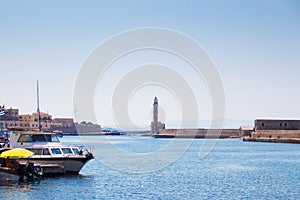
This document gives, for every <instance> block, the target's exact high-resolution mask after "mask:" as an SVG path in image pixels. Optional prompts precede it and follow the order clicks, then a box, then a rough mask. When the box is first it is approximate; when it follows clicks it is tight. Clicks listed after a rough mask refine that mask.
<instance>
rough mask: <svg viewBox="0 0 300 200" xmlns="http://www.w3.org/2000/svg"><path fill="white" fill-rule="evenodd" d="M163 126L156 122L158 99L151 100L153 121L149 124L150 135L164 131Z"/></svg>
mask: <svg viewBox="0 0 300 200" xmlns="http://www.w3.org/2000/svg"><path fill="white" fill-rule="evenodd" d="M164 128H165V124H163V123H161V122H159V121H158V99H157V97H155V98H154V100H153V121H152V122H151V134H152V135H153V134H159V130H160V129H164Z"/></svg>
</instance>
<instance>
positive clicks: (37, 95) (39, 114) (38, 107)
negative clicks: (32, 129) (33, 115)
mask: <svg viewBox="0 0 300 200" xmlns="http://www.w3.org/2000/svg"><path fill="white" fill-rule="evenodd" d="M36 97H37V110H36V112H37V115H38V127H39V131H41V113H40V95H39V80H37V81H36Z"/></svg>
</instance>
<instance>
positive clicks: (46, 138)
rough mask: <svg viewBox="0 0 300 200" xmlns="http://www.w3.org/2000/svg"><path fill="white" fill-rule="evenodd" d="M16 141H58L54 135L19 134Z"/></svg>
mask: <svg viewBox="0 0 300 200" xmlns="http://www.w3.org/2000/svg"><path fill="white" fill-rule="evenodd" d="M18 142H59V140H58V138H57V136H56V135H46V134H32V135H31V134H21V135H20V137H19V139H18Z"/></svg>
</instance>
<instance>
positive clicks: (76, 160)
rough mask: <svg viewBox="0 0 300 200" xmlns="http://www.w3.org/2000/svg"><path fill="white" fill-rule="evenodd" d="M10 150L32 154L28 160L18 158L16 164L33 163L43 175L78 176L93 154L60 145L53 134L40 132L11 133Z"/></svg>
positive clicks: (81, 149)
mask: <svg viewBox="0 0 300 200" xmlns="http://www.w3.org/2000/svg"><path fill="white" fill-rule="evenodd" d="M9 145H10V148H24V149H27V150H29V151H32V152H34V155H32V156H29V157H28V158H19V159H18V163H20V164H21V165H25V164H26V163H28V162H30V163H34V165H38V166H40V167H41V169H42V170H43V175H51V174H78V173H79V171H80V170H81V169H82V167H83V166H84V165H85V164H86V163H87V162H88V161H89V160H91V159H93V158H94V157H93V154H92V153H91V152H90V151H88V150H87V149H84V148H83V147H79V146H69V145H63V144H61V143H60V141H59V139H58V138H57V136H56V134H55V133H47V132H41V131H12V132H10V139H9Z"/></svg>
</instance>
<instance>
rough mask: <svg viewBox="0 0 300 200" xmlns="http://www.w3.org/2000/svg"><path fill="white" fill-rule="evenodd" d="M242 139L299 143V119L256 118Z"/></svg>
mask: <svg viewBox="0 0 300 200" xmlns="http://www.w3.org/2000/svg"><path fill="white" fill-rule="evenodd" d="M243 140H244V141H257V142H286V143H300V120H285V119H276V120H273V119H257V120H255V122H254V130H253V131H252V132H251V134H250V135H249V137H245V138H244V139H243Z"/></svg>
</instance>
